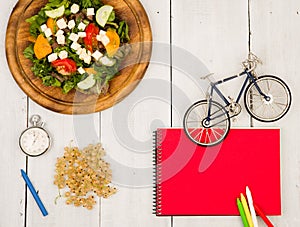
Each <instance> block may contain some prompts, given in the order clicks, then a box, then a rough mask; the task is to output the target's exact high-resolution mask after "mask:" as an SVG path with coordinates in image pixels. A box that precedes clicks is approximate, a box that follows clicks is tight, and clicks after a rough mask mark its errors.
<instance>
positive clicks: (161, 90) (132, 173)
mask: <svg viewBox="0 0 300 227" xmlns="http://www.w3.org/2000/svg"><path fill="white" fill-rule="evenodd" d="M141 2H142V4H143V5H144V7H145V9H146V12H147V14H148V16H149V19H150V23H151V25H152V32H153V40H154V44H153V57H152V61H151V64H150V66H149V68H148V70H147V72H146V74H145V76H144V78H143V80H142V81H141V82H140V84H139V85H138V87H137V88H136V89H135V90H134V91H133V92H132V93H131V94H130V95H129V96H128V97H127V98H126V99H124V100H123V101H122V102H121V103H119V104H117V105H116V106H114V107H113V108H111V109H109V110H105V111H103V112H102V113H101V140H102V142H103V145H104V147H106V150H107V153H108V160H109V162H110V163H111V166H112V170H113V181H114V183H115V184H116V186H117V188H118V192H117V194H116V195H113V196H112V197H111V198H109V199H102V203H101V226H103V227H106V226H110V227H119V226H126V227H127V226H128V227H129V226H130V227H131V226H145V227H153V226H157V227H159V226H171V219H170V217H159V218H157V217H155V215H154V214H152V131H153V130H155V129H156V128H157V127H163V126H170V116H171V111H170V104H171V103H170V58H169V52H170V49H169V37H170V33H169V32H170V30H169V27H170V23H169V21H170V20H169V19H170V13H169V8H170V5H169V1H166V0H163V1H159V2H156V1H154V2H153V1H152V2H149V1H141Z"/></svg>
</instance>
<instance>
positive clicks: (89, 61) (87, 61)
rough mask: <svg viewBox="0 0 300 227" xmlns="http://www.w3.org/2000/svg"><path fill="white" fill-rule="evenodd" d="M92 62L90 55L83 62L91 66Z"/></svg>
mask: <svg viewBox="0 0 300 227" xmlns="http://www.w3.org/2000/svg"><path fill="white" fill-rule="evenodd" d="M91 60H92V57H91V56H89V55H86V56H85V57H84V58H83V61H84V62H85V63H86V64H90V63H91Z"/></svg>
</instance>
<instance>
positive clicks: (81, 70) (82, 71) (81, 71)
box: [77, 67, 85, 75]
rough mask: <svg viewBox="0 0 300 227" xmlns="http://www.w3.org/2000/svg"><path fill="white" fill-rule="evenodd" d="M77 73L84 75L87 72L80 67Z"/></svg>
mask: <svg viewBox="0 0 300 227" xmlns="http://www.w3.org/2000/svg"><path fill="white" fill-rule="evenodd" d="M77 71H78V72H79V73H80V74H81V75H82V74H84V73H85V70H84V69H83V68H82V67H79V68H78V69H77Z"/></svg>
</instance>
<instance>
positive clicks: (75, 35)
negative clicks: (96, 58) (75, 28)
mask: <svg viewBox="0 0 300 227" xmlns="http://www.w3.org/2000/svg"><path fill="white" fill-rule="evenodd" d="M78 39H79V36H78V35H77V34H75V33H71V34H70V35H69V40H71V41H73V42H77V40H78Z"/></svg>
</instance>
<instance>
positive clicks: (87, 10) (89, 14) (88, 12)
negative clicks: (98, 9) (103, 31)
mask: <svg viewBox="0 0 300 227" xmlns="http://www.w3.org/2000/svg"><path fill="white" fill-rule="evenodd" d="M86 15H87V16H93V15H95V9H94V8H87V9H86Z"/></svg>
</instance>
